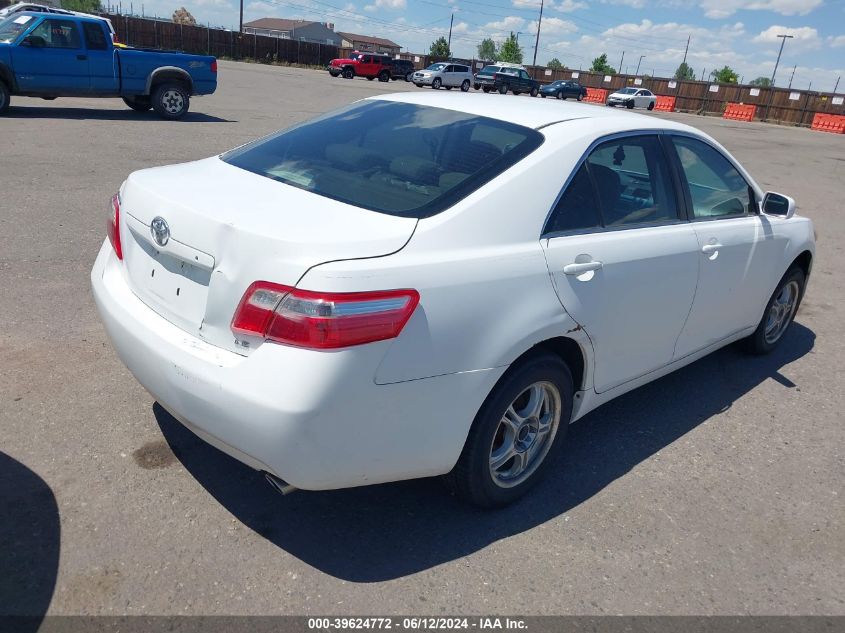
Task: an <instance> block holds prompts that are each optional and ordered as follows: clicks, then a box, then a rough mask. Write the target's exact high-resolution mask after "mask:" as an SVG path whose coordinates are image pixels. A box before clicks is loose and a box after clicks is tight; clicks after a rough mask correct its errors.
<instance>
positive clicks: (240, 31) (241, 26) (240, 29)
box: [238, 0, 244, 37]
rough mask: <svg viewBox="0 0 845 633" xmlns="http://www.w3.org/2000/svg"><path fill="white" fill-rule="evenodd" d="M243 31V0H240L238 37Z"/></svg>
mask: <svg viewBox="0 0 845 633" xmlns="http://www.w3.org/2000/svg"><path fill="white" fill-rule="evenodd" d="M243 32H244V0H241V22H240V28H239V29H238V37H240V34H241V33H243Z"/></svg>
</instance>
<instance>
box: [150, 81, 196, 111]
mask: <svg viewBox="0 0 845 633" xmlns="http://www.w3.org/2000/svg"><path fill="white" fill-rule="evenodd" d="M190 101H191V97H190V95H189V94H188V91H187V90H186V89H185V86H184V85H183V84H177V83H165V84H161V85H159V86H157V87H156V88H155V90H153V99H152V103H153V110H155V112H156V114H157V115H159V116H160V117H162V118H163V119H171V120H174V119H181V118H182V117H183V116H185V115H186V114H187V113H188V108H189V107H190Z"/></svg>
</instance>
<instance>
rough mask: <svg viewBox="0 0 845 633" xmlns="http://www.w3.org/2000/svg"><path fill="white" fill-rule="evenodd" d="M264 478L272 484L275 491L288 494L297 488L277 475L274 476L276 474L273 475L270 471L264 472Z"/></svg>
mask: <svg viewBox="0 0 845 633" xmlns="http://www.w3.org/2000/svg"><path fill="white" fill-rule="evenodd" d="M264 479H266V480H267V483H269V484H270V485H271V486H273V488H274V489H275V490H276V491H277V492H281V493H282V494H283V495H289V494H290V493H292V492H295V491H296V490H297V487H296V486H291V485H290V484H289V483H288V482H286V481H285V480H284V479H279V478H278V477H276V475H273V474H271V473H268V472H265V473H264Z"/></svg>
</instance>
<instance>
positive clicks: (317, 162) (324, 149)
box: [221, 100, 543, 218]
mask: <svg viewBox="0 0 845 633" xmlns="http://www.w3.org/2000/svg"><path fill="white" fill-rule="evenodd" d="M542 142H543V136H542V135H541V134H540V133H539V132H537V131H535V130H532V129H530V128H526V127H522V126H520V125H514V124H513V123H508V122H506V121H499V120H496V119H489V118H486V117H479V116H475V115H472V114H467V113H464V112H456V111H454V110H445V109H442V108H433V107H427V106H419V105H414V104H410V103H396V102H391V101H380V100H367V101H364V102H360V103H357V104H353V105H351V106H348V107H346V108H343V109H341V110H338V111H335V112H332V113H329V114H326V115H324V116H322V117H320V118H318V119H315V120H312V121H309V122H307V123H304V124H302V125H300V126H298V127H294V128H292V129H290V130H286V131H282V132H279V133H277V134H274V135H272V136H269V137H267V138H265V139H262V140H259V141H256V142H254V143H252V144H250V145H247V146H245V147H242V148H239V149H236V150H232V151H231V152H228V153H226V154H224V155H223V156H222V157H221V158H222V159H223V160H224V161H225V162H227V163H229V164H230V165H234V166H236V167H240V168H241V169H245V170H247V171H250V172H252V173H255V174H258V175H260V176H264V177H265V178H271V179H273V180H278V181H279V182H282V183H284V184H287V185H290V186H292V187H298V188H300V189H305V190H306V191H311V192H313V193H315V194H317V195H320V196H325V197H326V198H331V199H333V200H339V201H340V202H345V203H348V204H352V205H355V206H357V207H362V208H364V209H369V210H371V211H378V212H380V213H387V214H390V215H396V216H401V217H413V218H424V217H428V216H431V215H434V214H436V213H440V212H441V211H443V210H444V209H446V208H448V207H450V206H452V205H454V204H455V203H456V202H458V201H459V200H462V199H463V198H465V197H466V196H468V195H469V194H470V193H472V192H473V191H475V190H476V189H478V188H479V187H481V186H482V185H484V184H485V183H487V182H489V181H490V180H492V179H493V178H495V177H496V176H498V175H499V174H500V173H502V172H503V171H505V170H506V169H508V168H509V167H511V166H512V165H514V164H515V163H516V162H517V161H519V160H522V159H523V158H524V157H525V156H527V155H528V154H529V153H531V152H532V151H534V150H535V149H536V148H537V147H539V146H540V144H541V143H542Z"/></svg>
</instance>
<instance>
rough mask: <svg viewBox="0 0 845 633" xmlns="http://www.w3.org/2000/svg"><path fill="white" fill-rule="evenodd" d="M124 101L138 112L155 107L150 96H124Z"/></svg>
mask: <svg viewBox="0 0 845 633" xmlns="http://www.w3.org/2000/svg"><path fill="white" fill-rule="evenodd" d="M123 103H125V104H126V105H128V106H129V107H130V108H132V109H133V110H135V111H136V112H146V111H147V110H149V109H150V108H152V107H153V104H152V101H150V98H149V97H123Z"/></svg>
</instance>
